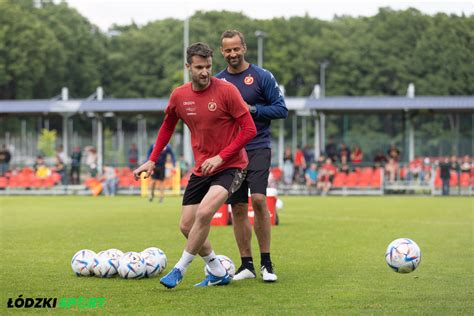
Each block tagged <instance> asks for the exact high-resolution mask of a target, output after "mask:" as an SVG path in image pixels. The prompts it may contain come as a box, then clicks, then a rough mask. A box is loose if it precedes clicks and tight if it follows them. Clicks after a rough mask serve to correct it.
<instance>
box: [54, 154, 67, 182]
mask: <svg viewBox="0 0 474 316" xmlns="http://www.w3.org/2000/svg"><path fill="white" fill-rule="evenodd" d="M68 163H69V157H68V156H67V154H66V152H65V151H64V147H63V145H59V146H58V147H57V148H56V159H55V170H56V172H57V173H59V174H60V175H61V184H64V185H65V184H67V183H68V179H67V165H68Z"/></svg>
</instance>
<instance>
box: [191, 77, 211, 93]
mask: <svg viewBox="0 0 474 316" xmlns="http://www.w3.org/2000/svg"><path fill="white" fill-rule="evenodd" d="M191 78H192V81H193V86H194V87H196V88H197V89H199V90H202V89H204V88H206V87H207V86H208V85H209V81H210V80H211V77H206V78H201V77H200V76H191Z"/></svg>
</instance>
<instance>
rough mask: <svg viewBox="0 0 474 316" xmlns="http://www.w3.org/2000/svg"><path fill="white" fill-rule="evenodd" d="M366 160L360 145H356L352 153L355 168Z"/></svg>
mask: <svg viewBox="0 0 474 316" xmlns="http://www.w3.org/2000/svg"><path fill="white" fill-rule="evenodd" d="M363 159H364V153H363V152H362V149H361V148H360V146H359V145H354V147H353V148H352V151H351V159H350V161H351V163H352V164H353V165H354V166H358V165H360V164H361V163H362V160H363Z"/></svg>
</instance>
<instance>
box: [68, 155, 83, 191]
mask: <svg viewBox="0 0 474 316" xmlns="http://www.w3.org/2000/svg"><path fill="white" fill-rule="evenodd" d="M81 158H82V152H81V147H80V146H76V147H74V149H73V151H72V154H71V171H70V178H71V184H79V183H81Z"/></svg>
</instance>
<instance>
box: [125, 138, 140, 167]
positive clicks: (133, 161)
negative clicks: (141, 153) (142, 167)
mask: <svg viewBox="0 0 474 316" xmlns="http://www.w3.org/2000/svg"><path fill="white" fill-rule="evenodd" d="M127 157H128V167H129V168H130V169H132V170H134V169H136V168H137V167H138V148H137V145H136V144H135V143H133V144H131V145H130V148H129V149H128V155H127Z"/></svg>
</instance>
